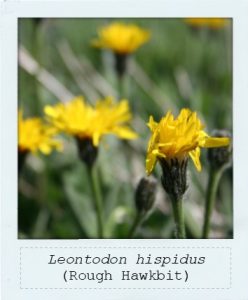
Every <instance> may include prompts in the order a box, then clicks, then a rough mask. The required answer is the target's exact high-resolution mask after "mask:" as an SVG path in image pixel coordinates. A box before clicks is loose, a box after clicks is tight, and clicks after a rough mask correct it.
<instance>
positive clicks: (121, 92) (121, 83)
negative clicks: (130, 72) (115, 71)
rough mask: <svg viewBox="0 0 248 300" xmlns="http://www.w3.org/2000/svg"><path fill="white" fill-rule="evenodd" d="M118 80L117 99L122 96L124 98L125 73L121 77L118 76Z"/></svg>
mask: <svg viewBox="0 0 248 300" xmlns="http://www.w3.org/2000/svg"><path fill="white" fill-rule="evenodd" d="M117 80H118V92H119V95H118V96H119V100H120V99H122V98H125V96H126V95H125V94H126V93H125V92H126V91H125V90H126V89H125V75H123V76H122V77H120V76H118V78H117Z"/></svg>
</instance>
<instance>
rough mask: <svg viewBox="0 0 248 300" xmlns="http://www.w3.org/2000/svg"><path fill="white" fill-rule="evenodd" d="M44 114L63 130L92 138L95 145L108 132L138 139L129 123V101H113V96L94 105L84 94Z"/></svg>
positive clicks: (76, 135) (124, 137)
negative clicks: (87, 100) (85, 98)
mask: <svg viewBox="0 0 248 300" xmlns="http://www.w3.org/2000/svg"><path fill="white" fill-rule="evenodd" d="M45 113H46V115H47V116H48V119H49V121H50V122H51V123H52V124H53V125H54V126H55V127H56V128H58V129H59V130H60V131H62V132H65V133H67V134H70V135H72V136H75V137H77V138H80V139H91V140H92V142H93V145H94V146H95V147H97V146H98V145H99V141H100V139H101V137H102V136H104V135H106V134H114V135H117V136H118V137H120V138H122V139H135V138H137V134H136V133H135V132H134V131H133V130H132V129H131V128H129V127H128V126H127V125H126V123H127V122H128V121H130V119H131V117H132V115H131V113H130V111H129V106H128V102H127V100H122V101H120V102H119V103H117V104H114V103H113V101H112V98H106V99H104V100H99V101H98V102H97V103H96V106H95V107H93V106H91V105H88V104H86V103H85V101H84V98H83V97H76V98H74V99H72V100H71V101H70V102H67V103H65V104H63V103H59V104H57V105H55V106H46V107H45Z"/></svg>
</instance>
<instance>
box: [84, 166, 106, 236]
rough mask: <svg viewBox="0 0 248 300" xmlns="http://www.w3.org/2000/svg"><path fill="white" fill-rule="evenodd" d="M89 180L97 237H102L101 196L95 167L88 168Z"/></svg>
mask: <svg viewBox="0 0 248 300" xmlns="http://www.w3.org/2000/svg"><path fill="white" fill-rule="evenodd" d="M88 173H89V178H90V185H91V189H92V194H93V200H94V204H95V209H96V218H97V231H98V237H99V238H103V237H104V230H103V205H102V194H101V189H100V184H99V179H98V174H97V170H96V167H95V166H93V167H89V168H88Z"/></svg>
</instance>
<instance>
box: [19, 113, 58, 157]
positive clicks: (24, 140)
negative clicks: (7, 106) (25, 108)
mask: <svg viewBox="0 0 248 300" xmlns="http://www.w3.org/2000/svg"><path fill="white" fill-rule="evenodd" d="M56 133H57V130H56V129H55V128H52V127H51V126H48V125H46V124H44V123H43V122H42V120H41V119H40V118H28V119H25V120H24V119H23V113H22V111H21V110H20V111H19V113H18V138H19V140H18V150H19V151H20V152H26V151H28V152H29V151H31V152H33V153H36V152H38V151H40V152H42V153H43V154H50V153H51V151H52V150H53V149H56V150H62V144H61V143H60V142H59V141H56V140H54V139H53V137H54V135H55V134H56Z"/></svg>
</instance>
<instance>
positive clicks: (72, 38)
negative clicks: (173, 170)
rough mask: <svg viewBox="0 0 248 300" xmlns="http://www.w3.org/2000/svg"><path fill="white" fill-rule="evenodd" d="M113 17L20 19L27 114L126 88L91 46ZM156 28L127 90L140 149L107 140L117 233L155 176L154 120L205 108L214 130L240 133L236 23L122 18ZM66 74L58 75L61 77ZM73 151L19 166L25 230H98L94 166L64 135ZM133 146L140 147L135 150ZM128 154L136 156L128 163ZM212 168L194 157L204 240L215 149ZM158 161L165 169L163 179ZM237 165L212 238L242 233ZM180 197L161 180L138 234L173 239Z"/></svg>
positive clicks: (193, 198)
mask: <svg viewBox="0 0 248 300" xmlns="http://www.w3.org/2000/svg"><path fill="white" fill-rule="evenodd" d="M111 21H112V19H76V18H75V19H20V20H19V24H18V30H19V74H18V79H19V107H22V109H23V110H24V116H25V117H31V116H43V107H44V105H46V104H48V103H49V104H53V103H57V102H58V101H61V100H63V101H64V100H70V99H69V97H70V95H84V96H85V98H86V99H87V101H89V102H91V103H94V102H95V101H96V99H98V98H101V97H104V96H108V95H118V84H117V80H116V76H115V72H114V69H113V56H112V53H111V52H109V51H102V50H99V49H95V48H93V47H91V44H90V42H91V40H92V39H93V38H95V37H96V34H97V30H98V28H100V27H101V26H102V25H105V24H107V23H109V22H111ZM121 21H123V22H128V23H135V24H137V25H140V26H141V27H143V28H145V29H149V30H150V31H151V39H150V41H149V42H148V43H147V44H145V45H144V46H142V47H141V48H140V49H138V50H137V51H136V52H135V53H134V55H132V57H130V61H129V69H128V74H127V76H126V78H125V91H124V94H125V95H123V96H125V97H126V98H127V99H128V100H129V102H130V106H131V108H132V111H133V115H134V120H133V123H132V126H133V128H135V129H136V131H137V132H138V133H139V134H140V138H139V139H138V140H137V141H134V142H130V145H131V147H130V149H129V150H127V149H126V150H125V151H122V149H123V144H122V142H121V141H118V140H117V139H116V138H112V137H108V138H106V139H104V141H103V143H102V144H101V146H100V153H99V157H98V168H99V172H100V174H101V187H102V190H103V195H104V209H105V210H104V220H105V231H106V237H107V238H125V237H126V236H127V232H128V230H129V228H130V226H131V225H132V222H133V219H134V216H135V204H134V190H135V187H136V185H137V183H138V181H139V179H140V178H141V177H142V176H145V156H146V147H147V141H148V139H149V136H150V132H149V129H148V128H147V126H146V122H147V121H148V118H149V116H150V115H153V116H154V119H155V120H159V119H160V118H161V117H162V116H163V115H164V114H165V113H166V111H167V110H169V109H171V110H172V111H173V113H175V114H176V113H178V111H179V110H180V109H181V108H183V107H189V108H190V109H192V110H196V111H197V112H198V113H199V115H200V117H201V119H202V120H203V122H204V123H205V124H206V131H207V132H208V133H211V131H212V130H213V129H215V128H218V129H222V128H227V129H228V130H230V131H232V24H231V21H230V23H229V24H227V25H226V26H224V27H223V28H220V29H216V30H213V29H210V28H208V27H197V28H196V27H194V28H193V27H191V26H189V25H188V24H186V23H185V21H184V20H183V19H131V20H130V19H127V20H125V19H122V20H121ZM57 81H58V82H57ZM62 139H63V141H64V144H65V147H64V148H65V149H64V152H63V153H56V152H54V153H53V154H52V155H50V156H44V155H36V156H34V155H29V156H28V159H27V161H26V164H25V166H24V168H23V170H22V172H21V173H20V174H19V197H18V226H19V227H18V229H19V238H28V239H29V238H47V239H49V238H58V239H78V238H94V237H96V224H95V214H94V207H93V203H92V200H91V197H92V196H91V191H90V188H89V182H88V178H87V173H86V169H85V166H84V165H83V164H82V163H81V162H80V161H79V159H78V157H77V149H76V145H75V143H74V140H73V139H72V138H68V137H62ZM128 151H130V153H129V152H128ZM127 157H128V158H129V161H130V163H129V164H127V163H126V162H127ZM201 161H202V164H203V170H202V172H201V173H198V172H197V171H196V170H195V169H194V167H193V164H192V163H191V162H190V163H189V172H188V173H189V174H188V177H189V178H188V185H189V187H188V191H187V195H186V199H185V210H186V212H185V213H186V216H185V218H186V229H187V235H188V237H190V238H199V237H200V233H201V228H202V223H203V210H204V195H205V190H206V185H207V178H208V163H207V160H206V150H203V151H202V157H201ZM160 175H161V170H160V168H159V167H158V166H157V167H156V172H155V176H156V177H157V178H158V180H160V179H159V178H160ZM232 215H233V214H232V169H231V168H230V169H229V170H228V171H227V172H225V174H224V176H223V178H222V180H221V184H220V187H219V190H218V197H217V203H216V209H215V211H214V214H213V218H212V232H211V237H214V238H232V234H233V230H232ZM173 227H174V225H173V219H172V213H171V208H170V202H169V200H168V199H166V196H165V195H164V192H163V190H162V188H161V187H159V190H158V194H157V200H156V203H155V207H154V210H153V211H152V213H151V214H150V215H149V216H148V217H147V218H146V220H145V222H144V223H143V225H142V226H141V227H140V228H139V229H138V231H137V233H136V235H135V237H136V238H172V237H173Z"/></svg>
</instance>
